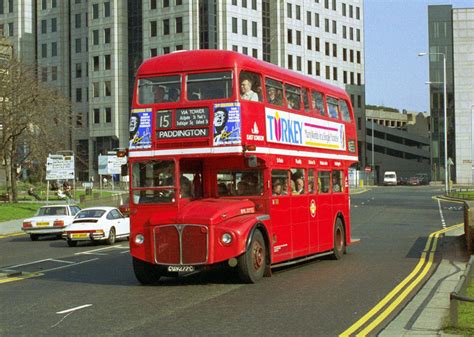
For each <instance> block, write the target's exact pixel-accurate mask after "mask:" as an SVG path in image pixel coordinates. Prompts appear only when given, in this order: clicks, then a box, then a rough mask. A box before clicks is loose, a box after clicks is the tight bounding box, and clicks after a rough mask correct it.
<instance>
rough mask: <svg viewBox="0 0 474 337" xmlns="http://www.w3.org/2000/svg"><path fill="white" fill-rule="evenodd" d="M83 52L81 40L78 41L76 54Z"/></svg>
mask: <svg viewBox="0 0 474 337" xmlns="http://www.w3.org/2000/svg"><path fill="white" fill-rule="evenodd" d="M80 52H81V39H76V53H80Z"/></svg>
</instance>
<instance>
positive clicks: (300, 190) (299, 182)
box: [295, 178, 304, 194]
mask: <svg viewBox="0 0 474 337" xmlns="http://www.w3.org/2000/svg"><path fill="white" fill-rule="evenodd" d="M295 189H296V194H304V180H303V178H297V179H296V181H295Z"/></svg>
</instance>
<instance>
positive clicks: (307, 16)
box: [306, 11, 313, 26]
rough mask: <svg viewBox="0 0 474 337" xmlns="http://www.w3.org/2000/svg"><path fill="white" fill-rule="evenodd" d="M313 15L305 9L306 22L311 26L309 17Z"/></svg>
mask: <svg viewBox="0 0 474 337" xmlns="http://www.w3.org/2000/svg"><path fill="white" fill-rule="evenodd" d="M312 17H313V15H312V14H311V12H310V11H307V12H306V24H307V25H309V26H311V18H312Z"/></svg>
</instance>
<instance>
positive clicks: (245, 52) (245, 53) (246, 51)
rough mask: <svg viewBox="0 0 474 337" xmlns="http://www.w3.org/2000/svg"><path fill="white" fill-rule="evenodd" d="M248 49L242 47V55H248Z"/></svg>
mask: <svg viewBox="0 0 474 337" xmlns="http://www.w3.org/2000/svg"><path fill="white" fill-rule="evenodd" d="M248 53H249V49H248V48H247V47H242V54H244V55H248Z"/></svg>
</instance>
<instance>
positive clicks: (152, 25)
mask: <svg viewBox="0 0 474 337" xmlns="http://www.w3.org/2000/svg"><path fill="white" fill-rule="evenodd" d="M157 33H158V28H157V23H156V21H151V22H150V36H151V37H155V36H156V35H157Z"/></svg>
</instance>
